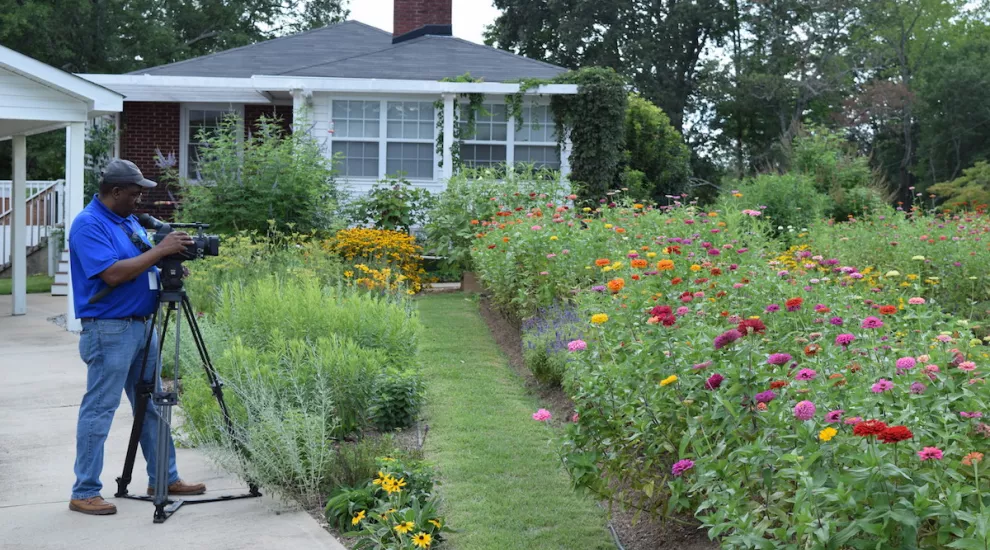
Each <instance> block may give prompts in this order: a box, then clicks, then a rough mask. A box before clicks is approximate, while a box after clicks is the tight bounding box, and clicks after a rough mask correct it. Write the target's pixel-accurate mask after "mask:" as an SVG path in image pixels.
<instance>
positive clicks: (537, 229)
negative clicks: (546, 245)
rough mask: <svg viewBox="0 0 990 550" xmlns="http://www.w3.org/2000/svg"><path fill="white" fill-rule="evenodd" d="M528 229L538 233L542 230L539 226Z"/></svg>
mask: <svg viewBox="0 0 990 550" xmlns="http://www.w3.org/2000/svg"><path fill="white" fill-rule="evenodd" d="M530 229H532V230H533V231H539V230H541V229H543V228H542V227H540V226H538V225H534V226H533V227H530Z"/></svg>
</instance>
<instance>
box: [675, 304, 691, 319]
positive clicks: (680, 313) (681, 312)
mask: <svg viewBox="0 0 990 550" xmlns="http://www.w3.org/2000/svg"><path fill="white" fill-rule="evenodd" d="M690 311H691V310H690V309H689V308H687V307H686V306H681V307H679V308H677V311H675V312H674V313H676V314H677V315H678V316H682V317H683V316H684V315H687V314H688V312H690Z"/></svg>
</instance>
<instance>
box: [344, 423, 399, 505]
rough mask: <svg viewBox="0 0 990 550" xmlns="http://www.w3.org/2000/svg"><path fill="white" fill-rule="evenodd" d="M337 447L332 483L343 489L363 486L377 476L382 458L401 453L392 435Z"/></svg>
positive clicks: (364, 438) (362, 439)
mask: <svg viewBox="0 0 990 550" xmlns="http://www.w3.org/2000/svg"><path fill="white" fill-rule="evenodd" d="M336 447H337V454H336V456H335V458H334V467H333V474H332V476H331V481H332V482H333V484H334V486H335V487H336V488H343V489H346V488H349V487H357V486H359V485H363V484H364V483H366V482H367V481H368V480H369V479H371V478H373V477H375V475H376V474H377V472H378V463H379V459H380V458H381V457H388V456H394V455H395V454H396V453H398V452H399V451H398V449H397V447H396V443H395V437H394V436H393V435H392V434H383V435H380V436H369V437H363V438H361V439H358V440H357V441H340V442H339V443H337V445H336ZM334 491H335V492H336V491H337V489H335V490H334ZM328 506H329V505H328ZM348 517H349V516H348Z"/></svg>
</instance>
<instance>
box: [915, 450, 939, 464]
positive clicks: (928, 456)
mask: <svg viewBox="0 0 990 550" xmlns="http://www.w3.org/2000/svg"><path fill="white" fill-rule="evenodd" d="M918 458H920V459H921V460H922V462H924V461H925V460H942V449H939V448H938V447H925V448H924V449H921V450H920V451H918Z"/></svg>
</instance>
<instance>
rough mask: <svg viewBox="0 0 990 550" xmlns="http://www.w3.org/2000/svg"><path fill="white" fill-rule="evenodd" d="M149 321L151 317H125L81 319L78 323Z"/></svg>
mask: <svg viewBox="0 0 990 550" xmlns="http://www.w3.org/2000/svg"><path fill="white" fill-rule="evenodd" d="M150 319H151V315H129V316H127V317H83V318H82V319H80V321H83V322H86V321H140V322H142V323H144V322H146V321H148V320H150Z"/></svg>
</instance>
